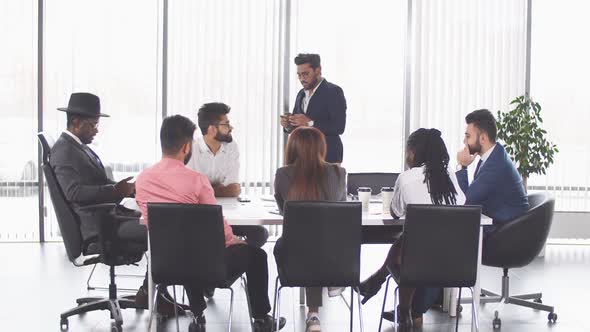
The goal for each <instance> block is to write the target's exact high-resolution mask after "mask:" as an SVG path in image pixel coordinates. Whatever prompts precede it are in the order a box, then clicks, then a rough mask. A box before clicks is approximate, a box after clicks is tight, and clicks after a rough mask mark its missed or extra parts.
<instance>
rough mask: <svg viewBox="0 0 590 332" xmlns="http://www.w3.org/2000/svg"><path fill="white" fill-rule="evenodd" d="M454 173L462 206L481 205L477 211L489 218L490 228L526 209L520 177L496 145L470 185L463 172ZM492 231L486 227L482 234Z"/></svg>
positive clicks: (500, 148)
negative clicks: (461, 191)
mask: <svg viewBox="0 0 590 332" xmlns="http://www.w3.org/2000/svg"><path fill="white" fill-rule="evenodd" d="M456 174H457V181H458V182H459V186H460V187H461V190H463V192H464V193H465V205H481V207H482V210H481V212H482V213H483V214H485V215H486V216H488V217H490V218H492V219H493V222H494V225H498V224H504V223H506V222H508V221H510V220H512V219H514V218H516V217H518V216H521V215H523V214H525V213H526V212H527V211H528V209H529V201H528V198H527V196H526V194H525V192H524V188H523V186H522V179H521V177H520V174H518V171H517V170H516V167H515V166H514V164H513V163H512V160H510V157H509V156H508V154H507V153H506V150H505V149H504V147H503V146H502V145H500V144H499V143H497V144H496V147H495V148H494V150H493V151H492V153H491V154H490V156H489V157H488V159H487V160H486V162H485V163H483V164H482V165H481V167H480V168H479V171H478V172H477V174H476V175H475V178H474V179H473V182H471V184H468V180H467V170H460V171H457V173H456ZM493 229H494V227H493V226H491V227H490V226H488V227H486V228H485V231H486V233H487V232H490V231H492V230H493Z"/></svg>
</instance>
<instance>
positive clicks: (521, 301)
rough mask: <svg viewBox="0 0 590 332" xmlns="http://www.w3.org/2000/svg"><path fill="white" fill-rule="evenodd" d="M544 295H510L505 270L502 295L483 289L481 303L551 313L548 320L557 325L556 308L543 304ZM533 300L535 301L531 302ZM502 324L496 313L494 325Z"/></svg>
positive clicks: (463, 301)
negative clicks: (510, 305)
mask: <svg viewBox="0 0 590 332" xmlns="http://www.w3.org/2000/svg"><path fill="white" fill-rule="evenodd" d="M542 297H543V293H529V294H520V295H512V296H511V295H510V278H509V277H508V269H504V275H503V276H502V294H496V293H494V292H491V291H489V290H486V289H483V288H482V289H481V297H480V303H500V302H503V303H506V304H514V305H518V306H521V307H527V308H531V309H536V310H542V311H547V312H549V315H548V316H547V319H548V320H549V322H553V323H555V321H556V320H557V314H555V307H553V306H549V305H546V304H543V302H542V300H541V299H542ZM470 300H471V299H468V298H465V299H462V300H461V303H467V302H468V301H470ZM530 300H533V301H530ZM500 324H501V321H500V318H499V317H498V314H497V312H496V317H495V319H494V322H493V325H494V327H495V328H498V327H499V326H500Z"/></svg>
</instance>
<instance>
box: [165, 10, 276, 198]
mask: <svg viewBox="0 0 590 332" xmlns="http://www.w3.org/2000/svg"><path fill="white" fill-rule="evenodd" d="M281 8H282V7H281V1H276V0H247V1H246V0H244V1H230V0H202V1H191V0H183V1H180V0H179V1H170V8H169V10H170V15H169V34H168V36H169V37H168V38H169V41H168V67H167V69H168V96H169V97H168V98H169V99H168V114H183V115H185V116H187V117H188V118H190V119H192V120H193V121H195V122H196V121H197V110H198V109H199V107H200V106H201V105H202V104H203V103H207V102H223V103H226V104H228V105H229V106H230V107H231V112H230V113H229V115H228V117H229V119H230V121H231V123H232V125H233V126H234V128H235V129H234V132H233V136H234V139H235V141H236V142H237V144H238V146H239V149H240V179H241V181H242V182H243V183H245V184H246V189H245V191H246V193H248V192H249V191H251V190H255V189H254V187H256V188H259V189H261V192H264V193H269V192H270V191H269V190H270V185H271V184H272V182H273V179H274V175H275V170H276V169H277V167H279V165H280V164H281V161H280V160H279V155H280V152H281V151H282V146H280V144H279V137H280V136H281V135H282V132H281V131H280V130H279V127H280V126H279V117H278V115H279V114H280V110H281V109H282V106H281V105H282V100H281V99H280V98H279V94H280V91H281V85H282V83H281V80H280V77H279V70H280V65H279V62H278V59H280V54H279V52H280V48H279V45H280V36H279V33H280V28H279V13H280V10H281ZM198 135H201V132H200V131H199V130H197V132H196V133H195V136H198Z"/></svg>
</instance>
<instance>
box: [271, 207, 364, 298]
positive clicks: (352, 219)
mask: <svg viewBox="0 0 590 332" xmlns="http://www.w3.org/2000/svg"><path fill="white" fill-rule="evenodd" d="M361 229H362V212H361V205H360V203H359V202H325V201H287V202H286V203H285V217H284V222H283V236H282V248H281V262H280V264H279V266H278V267H277V268H278V270H279V278H280V280H281V285H283V286H288V287H294V286H301V287H303V286H326V287H327V286H357V285H358V284H359V278H360V254H361Z"/></svg>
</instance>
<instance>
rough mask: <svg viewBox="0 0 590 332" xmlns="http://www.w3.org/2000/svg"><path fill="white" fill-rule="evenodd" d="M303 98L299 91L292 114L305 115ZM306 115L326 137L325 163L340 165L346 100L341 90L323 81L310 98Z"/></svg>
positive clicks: (303, 93) (301, 91)
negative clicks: (341, 136)
mask: <svg viewBox="0 0 590 332" xmlns="http://www.w3.org/2000/svg"><path fill="white" fill-rule="evenodd" d="M304 97H305V92H304V90H303V89H301V90H300V91H299V93H298V94H297V98H296V99H295V106H294V107H293V114H305V113H304V112H303V98H304ZM306 115H307V117H308V118H310V119H312V120H313V122H314V124H313V126H314V127H316V128H318V129H319V130H321V131H322V133H324V135H325V136H326V144H327V153H326V161H327V162H329V163H341V162H342V157H343V148H342V140H341V139H340V135H342V134H343V133H344V127H345V126H346V99H345V98H344V92H343V91H342V89H341V88H340V87H339V86H337V85H336V84H332V83H330V82H328V81H327V80H326V79H324V80H323V82H321V84H320V85H319V86H318V88H317V90H316V91H315V93H314V94H313V96H312V97H311V99H310V101H309V105H307V114H306Z"/></svg>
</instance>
